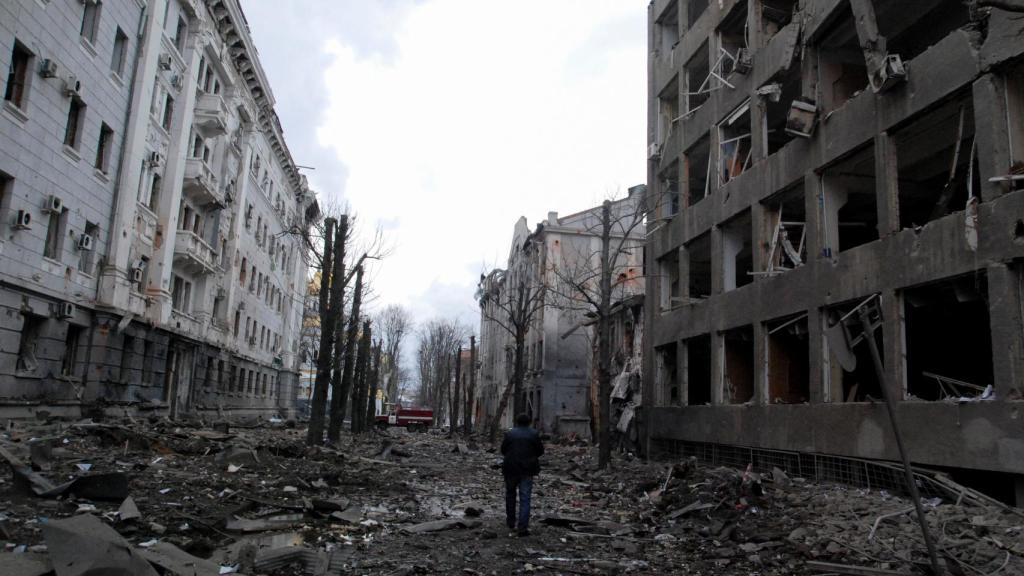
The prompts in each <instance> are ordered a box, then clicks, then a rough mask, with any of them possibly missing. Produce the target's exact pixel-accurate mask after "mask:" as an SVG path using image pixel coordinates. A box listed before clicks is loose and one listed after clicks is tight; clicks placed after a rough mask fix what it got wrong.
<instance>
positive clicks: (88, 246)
mask: <svg viewBox="0 0 1024 576" xmlns="http://www.w3.org/2000/svg"><path fill="white" fill-rule="evenodd" d="M94 242H96V240H95V239H94V238H93V237H92V235H90V234H82V235H81V236H79V237H78V249H79V250H92V249H93V243H94Z"/></svg>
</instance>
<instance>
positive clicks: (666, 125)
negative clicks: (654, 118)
mask: <svg viewBox="0 0 1024 576" xmlns="http://www.w3.org/2000/svg"><path fill="white" fill-rule="evenodd" d="M678 120H679V77H678V76H677V77H675V78H673V79H672V81H671V82H669V83H668V86H666V87H665V89H664V90H663V91H662V92H661V94H659V95H658V135H657V141H658V143H659V144H664V143H665V141H667V140H668V138H669V136H671V134H672V130H673V129H675V123H676V121H678Z"/></svg>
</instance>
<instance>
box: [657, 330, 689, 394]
mask: <svg viewBox="0 0 1024 576" xmlns="http://www.w3.org/2000/svg"><path fill="white" fill-rule="evenodd" d="M676 348H678V347H677V346H676V343H675V342H672V343H671V344H666V345H664V346H658V347H657V348H656V349H655V357H656V358H657V362H658V366H657V372H656V378H657V386H658V390H660V392H661V398H662V406H680V405H681V404H682V398H681V395H680V393H679V374H678V372H679V369H678V366H679V364H678V358H677V352H676Z"/></svg>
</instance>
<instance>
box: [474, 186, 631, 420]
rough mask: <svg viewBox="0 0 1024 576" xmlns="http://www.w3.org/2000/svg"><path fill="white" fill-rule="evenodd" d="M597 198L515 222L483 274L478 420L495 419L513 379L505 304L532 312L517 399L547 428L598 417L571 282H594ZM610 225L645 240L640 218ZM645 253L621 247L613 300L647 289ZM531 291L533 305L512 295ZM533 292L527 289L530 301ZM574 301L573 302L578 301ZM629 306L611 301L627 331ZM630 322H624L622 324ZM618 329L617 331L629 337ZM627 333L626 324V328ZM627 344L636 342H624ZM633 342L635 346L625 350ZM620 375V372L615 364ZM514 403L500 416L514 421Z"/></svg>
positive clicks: (587, 344) (618, 206)
mask: <svg viewBox="0 0 1024 576" xmlns="http://www.w3.org/2000/svg"><path fill="white" fill-rule="evenodd" d="M645 197H646V187H645V186H643V185H639V186H634V187H632V188H630V189H629V193H628V195H627V196H626V197H625V198H622V199H620V200H617V201H614V202H612V203H611V205H610V214H611V217H612V219H613V222H621V221H623V220H624V219H626V218H628V217H629V216H630V215H633V214H638V213H641V210H642V203H643V202H644V200H645ZM601 210H602V208H601V206H597V207H595V208H590V209H588V210H584V211H582V212H577V213H575V214H570V215H568V216H559V215H558V213H557V212H549V213H548V217H547V219H546V220H544V221H542V222H540V223H538V224H537V226H536V227H535V228H534V229H533V230H532V231H531V230H530V227H529V225H528V224H527V221H526V218H525V217H520V218H519V220H518V221H517V222H516V225H515V231H514V234H513V238H512V248H511V250H510V251H509V259H508V265H507V268H505V269H496V270H492V271H490V272H489V273H488V274H486V275H484V276H482V277H481V280H480V286H479V289H478V294H477V296H478V301H479V303H480V307H481V319H480V352H479V361H478V366H479V378H478V384H477V394H476V396H477V400H476V402H477V406H478V407H479V408H478V411H477V419H478V420H479V419H480V417H481V416H483V418H484V419H485V420H488V421H489V420H490V419H491V418H493V416H494V414H495V413H496V412H497V408H498V406H499V405H500V401H501V395H502V393H503V392H504V391H505V389H506V386H508V384H509V382H511V381H512V379H513V373H514V361H515V360H514V358H515V354H514V351H515V339H514V337H513V335H512V333H511V332H510V331H509V330H508V329H507V327H509V326H511V325H512V324H514V323H510V322H509V314H510V312H512V313H515V312H516V311H517V310H528V312H527V313H526V314H523V315H521V316H520V317H521V318H523V319H524V320H526V321H527V322H526V323H525V324H526V325H527V330H526V333H525V348H524V354H523V389H522V397H521V398H520V405H521V406H524V407H525V410H526V412H527V413H528V414H530V415H531V416H532V417H533V418H534V422H535V425H536V426H537V427H538V428H539V429H541V430H544V431H548V432H552V433H557V434H560V435H569V434H576V435H579V436H582V437H590V435H591V426H592V422H593V421H594V419H595V418H596V409H597V404H596V401H597V396H596V392H595V391H594V390H592V388H593V385H594V382H596V380H595V377H594V370H593V363H592V361H591V359H592V354H593V351H592V348H593V338H592V329H591V328H589V325H590V324H591V323H592V319H591V318H589V317H588V316H587V314H586V310H584V308H585V306H579V305H575V304H574V303H573V302H572V301H571V300H572V297H571V295H570V293H571V290H570V289H568V288H567V287H566V282H567V281H579V282H583V283H592V282H596V281H597V280H596V273H595V270H596V268H595V267H596V266H597V265H598V264H597V262H599V256H600V250H601ZM616 226H619V228H616V227H615V226H613V227H612V233H611V237H612V238H613V239H621V238H623V237H624V235H625V234H628V238H631V239H632V241H633V242H635V243H636V244H642V242H643V237H644V228H643V226H642V225H641V226H637V227H635V228H629V229H628V230H626V231H624V230H623V229H622V228H624V227H622V226H621V225H620V224H616ZM643 257H644V255H643V252H642V250H625V251H623V252H622V255H621V261H620V262H619V263H618V264H617V265H616V270H615V273H616V276H617V277H616V278H615V279H614V281H613V294H612V295H613V302H615V301H620V300H621V301H623V302H625V301H627V300H628V301H629V302H630V303H631V304H634V303H635V302H634V301H633V300H631V299H630V298H631V297H633V296H635V295H636V294H639V293H642V291H643ZM521 294H528V295H536V305H534V304H531V303H530V302H527V301H523V300H522V299H521V298H520V299H517V297H518V296H519V295H521ZM529 298H531V297H530V296H528V299H529ZM576 304H578V303H576ZM634 309H635V308H634V307H631V306H620V307H618V308H616V313H617V314H618V317H617V318H616V320H615V321H616V326H618V327H619V328H621V329H622V330H627V329H628V330H630V331H632V326H633V322H632V320H631V316H630V314H632V311H633V310H634ZM626 326H628V328H626ZM622 330H620V332H617V334H619V335H620V338H622V339H624V338H625V336H624V335H622V334H621V331H622ZM630 334H632V332H630ZM629 342H630V345H632V340H629ZM629 350H630V351H631V350H632V347H630V349H629ZM626 354H627V353H626V352H621V353H620V354H619V355H618V361H617V363H615V364H614V365H613V369H614V370H618V371H621V370H622V367H623V363H624V362H625V361H626V360H627V359H628V358H627V355H626ZM615 373H616V374H617V373H618V372H615ZM513 406H514V402H512V401H509V406H508V408H507V409H506V410H505V411H504V413H503V414H502V415H501V417H502V418H503V420H502V422H503V423H504V424H505V425H509V426H510V425H511V423H512V418H513V416H514V415H513V414H512V411H513Z"/></svg>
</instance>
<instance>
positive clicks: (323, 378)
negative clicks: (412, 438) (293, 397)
mask: <svg viewBox="0 0 1024 576" xmlns="http://www.w3.org/2000/svg"><path fill="white" fill-rule="evenodd" d="M336 222H337V223H338V227H337V231H335V223H336ZM304 237H305V238H306V240H307V244H308V245H309V247H310V250H309V252H310V253H311V254H312V255H313V257H314V258H316V260H318V261H319V264H320V278H321V280H320V294H319V306H320V346H319V350H318V356H317V362H316V365H317V372H316V381H315V383H314V387H313V400H312V403H311V412H310V417H309V429H308V430H307V432H306V444H309V445H314V444H320V443H321V442H323V433H324V421H325V418H326V414H325V412H326V407H327V386H328V384H329V383H330V380H331V371H332V368H336V366H335V364H336V362H335V361H332V356H333V354H334V348H335V346H336V342H337V331H338V326H339V325H340V324H341V309H342V298H343V296H344V290H345V281H344V276H345V244H346V242H347V241H348V239H349V227H348V216H347V215H344V214H342V215H341V217H340V218H339V219H338V220H335V219H334V218H330V217H328V218H326V219H325V220H324V227H323V237H322V242H323V244H322V250H321V251H320V252H317V250H316V245H317V244H316V243H315V242H313V241H312V237H311V236H310V235H309V234H308V233H307V234H306V235H305V236H304Z"/></svg>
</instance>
